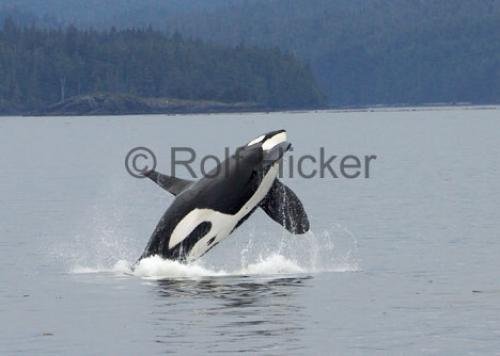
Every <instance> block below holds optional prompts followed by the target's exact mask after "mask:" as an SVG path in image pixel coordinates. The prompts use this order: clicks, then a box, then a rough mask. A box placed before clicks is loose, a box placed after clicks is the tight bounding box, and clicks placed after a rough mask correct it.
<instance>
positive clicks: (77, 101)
mask: <svg viewBox="0 0 500 356" xmlns="http://www.w3.org/2000/svg"><path fill="white" fill-rule="evenodd" d="M499 105H500V103H496V104H495V103H489V104H475V103H425V104H420V105H408V104H406V105H405V104H401V105H373V106H321V107H304V108H297V107H296V108H293V107H271V106H266V105H263V104H259V103H246V102H242V103H225V102H218V101H210V100H181V99H169V98H141V97H135V96H131V95H125V94H123V95H122V94H95V95H82V96H78V97H72V98H69V99H68V100H65V101H64V102H60V103H56V104H53V105H51V106H49V107H47V108H45V109H42V110H38V111H33V112H26V113H19V112H18V113H10V114H6V113H2V114H0V116H4V117H5V116H22V117H46V116H75V117H78V116H123V115H188V114H224V113H270V112H291V113H300V112H310V111H322V112H332V113H342V112H346V113H349V112H403V111H438V110H449V109H453V108H462V109H467V108H471V109H474V110H478V109H483V110H497V109H498V108H499V107H500V106H499Z"/></svg>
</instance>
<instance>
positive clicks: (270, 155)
mask: <svg viewBox="0 0 500 356" xmlns="http://www.w3.org/2000/svg"><path fill="white" fill-rule="evenodd" d="M291 147H292V145H291V144H290V143H289V142H288V141H287V135H286V131H285V130H277V131H271V132H268V133H267V134H264V135H261V136H259V137H257V138H256V139H254V140H252V141H250V142H249V143H248V144H247V145H246V146H244V147H242V149H249V150H255V149H259V150H260V149H261V150H262V164H263V166H264V167H269V166H271V165H272V164H273V163H275V162H277V161H279V160H280V159H281V158H282V157H283V155H284V154H285V152H286V151H288V150H289V149H290V148H291Z"/></svg>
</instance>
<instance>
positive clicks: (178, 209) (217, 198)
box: [140, 130, 309, 262]
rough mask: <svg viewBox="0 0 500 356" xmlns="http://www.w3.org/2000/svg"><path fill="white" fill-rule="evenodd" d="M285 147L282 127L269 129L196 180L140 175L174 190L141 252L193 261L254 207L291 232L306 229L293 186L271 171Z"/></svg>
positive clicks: (305, 217) (236, 224)
mask: <svg viewBox="0 0 500 356" xmlns="http://www.w3.org/2000/svg"><path fill="white" fill-rule="evenodd" d="M289 148H290V144H289V143H288V142H287V136H286V131H285V130H279V131H273V132H269V133H267V134H265V135H262V136H260V137H258V138H256V139H255V140H252V141H250V142H249V143H248V144H247V145H245V146H242V147H240V148H238V150H237V151H236V153H235V154H234V155H232V156H231V157H229V158H228V159H227V160H225V161H224V162H222V163H221V164H220V165H219V166H217V167H216V168H214V169H213V170H212V171H211V172H209V173H208V174H206V176H205V177H203V178H201V179H200V180H198V181H196V182H192V181H188V180H184V179H179V178H175V177H170V176H167V175H164V174H160V173H158V172H156V171H154V170H153V171H149V172H147V173H145V175H146V176H147V177H148V178H150V179H151V180H153V181H154V182H155V183H157V184H158V185H159V186H160V187H162V188H164V189H165V190H167V191H169V192H170V193H172V194H173V195H175V196H176V198H175V200H174V202H173V203H172V204H171V205H170V207H169V208H168V209H167V211H166V212H165V214H163V216H162V218H161V220H160V222H159V223H158V225H157V226H156V229H155V230H154V232H153V234H152V236H151V238H150V240H149V242H148V244H147V246H146V249H145V250H144V253H143V254H142V256H141V257H140V259H142V258H146V257H149V256H153V255H160V256H162V257H163V258H168V259H172V260H180V261H184V262H190V261H193V260H195V259H197V258H199V257H201V256H202V255H203V254H205V253H206V252H207V251H208V250H210V249H211V248H212V247H214V246H215V245H217V244H218V243H219V242H220V241H222V240H223V239H225V238H226V237H227V236H228V235H229V234H230V233H231V232H232V231H234V230H235V229H236V228H237V227H238V226H240V225H241V224H242V223H243V222H244V221H245V220H246V219H247V218H248V217H249V216H250V215H251V214H252V213H253V212H254V211H255V209H257V208H258V207H261V208H262V209H263V210H264V211H265V212H266V213H267V215H269V216H270V217H271V218H272V219H273V220H274V221H276V222H278V223H279V224H281V225H283V226H284V227H285V228H286V229H287V230H288V231H290V232H291V233H294V234H303V233H305V232H307V231H308V230H309V220H308V218H307V215H306V213H305V211H304V208H303V206H302V203H301V202H300V200H299V199H298V198H297V196H296V195H295V193H294V192H292V190H291V189H290V188H288V187H287V186H286V185H284V184H283V183H281V182H280V181H279V180H278V179H277V178H276V177H277V175H278V170H279V162H280V160H281V158H282V156H283V154H284V153H285V151H287V150H288V149H289Z"/></svg>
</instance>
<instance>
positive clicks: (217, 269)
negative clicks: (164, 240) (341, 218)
mask: <svg viewBox="0 0 500 356" xmlns="http://www.w3.org/2000/svg"><path fill="white" fill-rule="evenodd" d="M335 231H336V233H335V236H337V240H338V241H339V242H342V244H344V245H347V246H348V248H347V249H346V248H345V246H344V247H343V248H342V249H340V248H339V247H337V245H336V244H335V239H334V238H333V237H332V235H333V234H332V233H331V232H328V231H324V232H323V233H322V234H319V235H318V236H316V235H315V234H313V233H309V234H307V235H305V236H301V237H297V236H289V235H288V234H284V235H283V236H282V238H281V239H276V237H275V236H274V239H273V240H271V241H273V242H274V245H272V244H271V246H263V244H262V243H257V242H256V241H260V242H262V241H270V240H269V239H263V238H262V236H256V234H255V232H254V231H252V232H251V233H250V236H249V237H250V239H249V240H247V241H245V242H244V243H245V245H243V246H238V244H236V245H235V246H232V247H231V246H227V247H228V249H227V250H226V249H222V248H219V250H220V251H218V254H219V255H220V254H225V255H231V256H234V254H233V253H232V252H234V249H235V248H238V249H239V250H240V253H239V256H240V261H239V266H236V265H234V264H233V266H232V267H231V264H230V263H228V264H226V265H224V264H223V263H220V262H218V261H221V260H222V261H223V260H224V259H221V258H220V257H219V256H217V255H216V256H215V258H209V259H201V260H198V261H196V262H193V263H190V264H184V263H180V262H178V261H171V260H167V259H163V258H161V257H159V256H152V257H149V258H145V259H143V260H141V261H140V262H139V263H138V264H136V265H133V263H131V262H129V261H127V260H124V259H122V260H118V261H117V262H115V263H114V264H111V265H110V264H107V265H106V264H100V265H99V264H97V265H94V266H88V265H85V264H81V263H78V264H77V265H75V266H74V267H73V268H72V269H71V272H72V273H75V274H88V273H112V274H116V275H130V276H136V277H140V278H146V279H168V278H199V277H209V276H210V277H220V276H242V275H286V274H302V273H318V272H355V271H359V264H358V261H357V259H356V258H355V253H356V249H357V246H356V241H355V239H354V237H353V236H352V234H350V233H349V232H348V231H347V230H345V229H344V230H342V229H341V228H340V227H335ZM341 231H343V235H342V234H341V233H340V232H341ZM339 236H341V238H338V237H339ZM339 245H341V244H340V243H339ZM236 256H238V255H236ZM211 257H214V256H213V255H212V256H211ZM207 260H208V261H207ZM79 262H80V261H79Z"/></svg>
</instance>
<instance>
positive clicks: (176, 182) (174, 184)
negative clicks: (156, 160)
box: [144, 170, 193, 195]
mask: <svg viewBox="0 0 500 356" xmlns="http://www.w3.org/2000/svg"><path fill="white" fill-rule="evenodd" d="M144 175H145V176H146V177H148V178H149V179H151V180H152V181H153V182H155V183H156V184H158V185H159V186H160V187H162V188H163V189H165V190H166V191H167V192H170V193H172V194H173V195H178V194H179V193H180V192H182V191H183V190H184V189H186V188H187V187H189V186H190V185H191V184H192V183H193V182H192V181H190V180H186V179H180V178H176V177H170V176H167V175H165V174H161V173H158V172H156V171H155V170H152V171H149V172H146V173H144Z"/></svg>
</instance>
